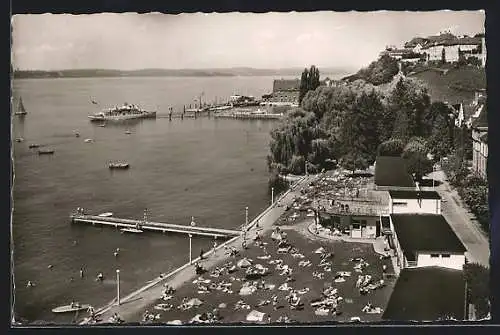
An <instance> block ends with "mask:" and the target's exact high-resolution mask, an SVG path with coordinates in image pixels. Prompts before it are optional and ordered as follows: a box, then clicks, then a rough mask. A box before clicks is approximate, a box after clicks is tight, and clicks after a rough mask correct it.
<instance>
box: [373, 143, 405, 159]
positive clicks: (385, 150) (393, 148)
mask: <svg viewBox="0 0 500 335" xmlns="http://www.w3.org/2000/svg"><path fill="white" fill-rule="evenodd" d="M404 148H405V144H404V143H403V141H401V140H400V139H397V138H395V139H390V140H387V141H384V142H382V143H380V145H379V146H378V150H377V154H378V156H392V157H400V156H401V154H402V153H403V150H404Z"/></svg>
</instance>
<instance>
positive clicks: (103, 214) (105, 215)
mask: <svg viewBox="0 0 500 335" xmlns="http://www.w3.org/2000/svg"><path fill="white" fill-rule="evenodd" d="M98 216H101V217H105V218H109V217H110V216H113V213H112V212H106V213H101V214H99V215H98Z"/></svg>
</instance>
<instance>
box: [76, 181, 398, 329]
mask: <svg viewBox="0 0 500 335" xmlns="http://www.w3.org/2000/svg"><path fill="white" fill-rule="evenodd" d="M315 178H316V177H315V176H309V177H306V178H304V179H302V180H300V181H299V182H298V183H297V184H296V185H295V186H294V187H293V189H292V190H290V191H289V192H287V193H286V194H284V196H283V197H282V198H281V199H278V200H277V201H276V202H275V206H272V207H270V208H269V209H268V210H266V211H265V212H264V213H263V215H261V216H259V217H257V218H256V219H255V220H254V221H253V222H251V224H250V226H251V228H250V229H249V230H248V232H247V234H246V237H247V245H248V248H247V249H243V248H242V239H243V238H242V237H236V238H234V239H232V240H229V241H227V242H226V243H227V244H225V245H223V244H221V245H219V246H218V248H217V250H216V254H215V255H213V254H212V253H213V250H212V251H210V252H208V253H206V255H205V259H204V260H202V261H201V262H200V264H201V265H202V266H203V268H204V269H206V270H207V272H206V273H205V274H202V275H201V276H200V275H198V274H196V273H195V268H194V265H189V264H186V265H184V266H183V267H182V268H180V270H178V272H176V273H175V274H173V275H171V276H168V275H167V278H158V279H157V280H156V281H155V282H152V283H150V284H149V285H148V286H146V287H144V288H143V289H141V290H139V291H136V292H134V293H132V294H129V295H128V296H126V297H124V298H122V299H121V304H120V306H117V305H116V303H114V304H113V303H111V304H110V305H109V306H107V307H105V308H103V309H101V310H100V311H98V313H97V314H98V318H99V319H100V320H101V321H100V322H103V323H106V322H109V319H110V318H111V317H112V316H113V315H114V314H115V313H117V314H118V315H119V316H120V318H121V319H122V320H124V321H125V322H127V323H128V322H132V323H136V322H142V321H143V317H144V315H143V314H144V312H145V311H148V312H149V314H151V315H154V321H153V322H158V323H168V322H172V321H173V320H178V321H176V322H181V323H183V324H184V323H189V322H191V321H192V318H193V317H196V316H197V315H200V314H203V313H204V312H210V311H213V310H214V308H216V309H218V310H219V312H218V313H219V315H220V319H219V320H218V322H221V323H241V322H248V321H247V315H248V314H249V313H250V312H251V311H252V310H257V311H258V312H259V313H265V315H266V322H271V323H274V322H280V321H283V320H284V319H286V318H289V319H290V321H294V322H327V321H339V322H343V321H350V320H351V318H352V317H359V318H360V319H361V320H362V321H377V320H379V319H380V316H381V313H373V314H367V313H363V312H362V309H363V307H364V306H365V305H366V304H368V303H371V304H373V306H378V307H379V308H383V307H385V304H386V303H387V301H388V298H389V295H390V292H391V285H392V281H391V280H387V279H386V280H385V285H384V287H382V288H380V289H376V290H373V291H371V292H369V293H368V294H360V293H359V288H358V287H356V281H357V280H358V278H359V273H358V272H356V271H355V270H354V266H356V264H357V263H356V261H353V258H355V259H357V258H361V259H363V261H364V262H366V263H367V264H368V265H367V267H368V268H367V270H366V271H368V272H369V273H370V276H371V282H372V283H375V282H379V281H380V279H382V278H383V277H384V276H383V275H382V265H383V264H385V265H386V266H387V267H388V269H389V272H391V271H392V264H391V262H390V260H381V259H380V255H379V254H377V253H375V252H374V250H373V247H372V244H371V243H350V242H344V241H340V240H328V239H325V238H321V237H320V236H314V234H313V233H312V232H310V230H308V229H307V227H308V226H309V225H310V224H311V223H312V221H311V218H307V217H304V218H302V219H300V220H297V221H296V222H295V223H292V224H290V225H285V226H284V225H282V224H281V225H280V229H281V231H283V232H285V234H286V235H287V240H289V241H290V244H291V245H292V246H293V250H295V251H296V252H295V253H294V255H292V254H291V253H286V254H279V253H278V249H279V248H278V243H277V242H276V241H275V240H273V239H272V238H271V235H272V233H273V232H274V231H275V229H276V226H275V223H277V222H278V219H279V218H280V217H282V216H283V215H284V214H285V206H286V205H290V204H291V203H293V200H294V199H295V198H296V197H297V196H299V194H300V190H301V189H302V188H303V187H304V186H305V185H307V184H308V183H310V182H311V181H312V180H314V179H315ZM257 222H258V224H257ZM257 233H258V235H259V237H260V242H257V241H254V238H255V237H256V236H257ZM258 244H260V246H258ZM227 247H229V248H230V247H233V248H235V249H236V250H238V255H235V256H229V255H228V253H227V252H226V251H227ZM319 248H323V251H324V253H323V254H325V255H326V254H328V253H332V254H333V259H332V262H331V266H330V268H329V269H328V268H322V267H320V268H319V269H318V264H319V263H320V262H321V257H322V254H321V253H319V252H318V253H315V252H316V251H318V249H319ZM243 259H245V260H250V262H251V263H252V266H254V265H256V264H259V266H257V268H267V271H268V272H269V273H267V274H266V275H265V276H263V277H262V278H261V279H259V280H263V282H262V283H264V282H265V283H268V284H269V285H271V286H273V285H274V288H273V289H272V290H269V289H262V287H261V289H258V290H256V291H255V292H254V293H252V294H250V295H240V294H239V292H240V290H241V289H242V287H243V286H246V285H249V284H248V283H252V281H251V280H250V281H249V280H246V279H245V270H244V269H242V268H239V267H238V266H237V264H238V262H240V261H242V260H243ZM197 261H198V260H197V259H196V260H194V262H193V263H196V262H197ZM307 261H309V264H308V262H307ZM280 262H281V264H287V266H289V267H290V268H291V269H293V270H292V272H293V274H292V276H291V277H292V278H290V280H292V281H290V282H289V283H287V285H284V284H285V282H286V277H287V276H285V275H283V274H282V273H281V271H280V270H279V268H280V266H283V265H279V264H278V263H280ZM233 265H234V266H236V268H237V269H238V270H237V271H235V272H234V273H224V271H223V270H222V268H228V267H231V266H233ZM277 268H278V269H277ZM321 269H324V270H326V271H320V270H321ZM321 272H323V276H322V278H319V277H315V276H313V275H312V274H313V273H314V274H316V275H318V274H319V273H321ZM338 272H342V273H344V274H349V276H345V277H344V278H343V279H338V278H337V281H338V282H335V280H334V278H335V277H338ZM339 278H340V277H339ZM384 278H385V277H384ZM193 281H194V282H195V283H193ZM245 281H246V282H247V284H245ZM203 283H205V284H206V285H205V286H207V287H211V289H209V290H208V291H207V292H205V291H200V289H202V288H200V287H199V286H200V285H201V284H203ZM217 283H219V284H221V283H223V284H224V285H226V287H228V286H230V288H228V289H224V290H222V286H220V285H219V286H218V288H216V287H217ZM229 283H231V284H229ZM210 285H211V286H210ZM283 285H284V286H283ZM329 285H330V286H332V287H335V288H336V289H337V290H338V291H339V296H341V299H340V300H341V301H342V300H343V301H342V303H339V307H338V312H337V313H336V314H335V315H332V314H331V313H326V315H323V314H321V313H323V312H324V311H323V310H322V311H320V312H318V311H317V309H318V308H312V307H311V306H310V305H311V302H312V301H313V300H315V299H319V298H320V297H321V296H322V291H323V290H324V289H325V288H327V287H328V286H329ZM166 286H170V287H172V288H174V289H175V293H173V294H172V296H171V297H169V298H168V300H167V301H163V300H161V299H160V297H161V296H162V291H163V290H164V288H165V287H166ZM201 286H203V285H201ZM287 287H293V289H295V290H298V291H299V292H301V294H302V296H301V301H302V302H303V306H302V308H300V309H290V306H289V303H288V302H287V301H286V299H285V297H286V295H287V294H289V293H290V292H289V291H290V290H289V289H287ZM240 293H241V292H240ZM274 296H276V298H277V301H278V302H277V303H276V304H275V305H276V306H273V305H272V304H271V303H270V301H271V300H272V298H273V297H274ZM193 298H195V299H199V300H200V301H201V302H202V304H201V305H200V306H198V307H193V308H187V309H185V310H183V309H182V308H179V306H181V305H182V302H183V301H184V303H185V302H186V300H189V299H193ZM159 304H163V305H160V306H159V307H158V305H159ZM221 304H223V305H221ZM224 304H225V306H224ZM259 304H260V305H261V306H259ZM168 305H172V306H171V309H170V310H168V311H161V310H159V309H161V308H163V309H165V307H167V306H168ZM155 306H157V307H156V308H155ZM220 306H222V307H223V308H220ZM167 308H168V307H167ZM318 313H319V314H321V315H318ZM280 318H281V319H280ZM87 321H88V320H84V321H83V323H86V322H87Z"/></svg>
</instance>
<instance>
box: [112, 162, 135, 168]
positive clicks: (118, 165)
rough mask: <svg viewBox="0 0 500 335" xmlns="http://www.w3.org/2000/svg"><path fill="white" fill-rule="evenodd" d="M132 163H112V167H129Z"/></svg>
mask: <svg viewBox="0 0 500 335" xmlns="http://www.w3.org/2000/svg"><path fill="white" fill-rule="evenodd" d="M129 167H130V165H129V164H128V163H110V164H109V168H110V169H128V168H129Z"/></svg>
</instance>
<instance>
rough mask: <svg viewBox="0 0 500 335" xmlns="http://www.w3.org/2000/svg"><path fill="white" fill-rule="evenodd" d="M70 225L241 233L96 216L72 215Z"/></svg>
mask: <svg viewBox="0 0 500 335" xmlns="http://www.w3.org/2000/svg"><path fill="white" fill-rule="evenodd" d="M70 218H71V222H72V223H86V224H92V225H102V226H110V227H114V228H120V229H127V228H129V229H130V228H136V227H137V226H139V227H140V229H141V230H148V231H154V232H160V233H164V234H165V233H180V234H191V235H199V236H210V237H221V238H225V237H233V236H239V235H241V233H242V232H241V231H238V230H230V229H220V228H209V227H198V226H188V225H178V224H171V223H162V222H151V221H144V220H132V219H122V218H117V217H103V216H98V215H82V214H74V215H71V216H70Z"/></svg>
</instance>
